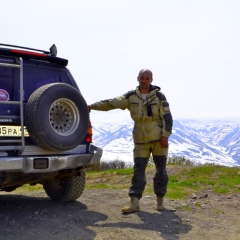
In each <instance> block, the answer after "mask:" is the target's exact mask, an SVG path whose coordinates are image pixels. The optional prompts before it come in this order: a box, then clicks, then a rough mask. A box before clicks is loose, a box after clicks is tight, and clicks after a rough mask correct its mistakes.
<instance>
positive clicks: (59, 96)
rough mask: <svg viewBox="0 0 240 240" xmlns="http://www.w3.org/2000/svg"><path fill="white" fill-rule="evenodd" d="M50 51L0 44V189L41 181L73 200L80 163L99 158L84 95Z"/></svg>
mask: <svg viewBox="0 0 240 240" xmlns="http://www.w3.org/2000/svg"><path fill="white" fill-rule="evenodd" d="M67 64H68V60H66V59H63V58H59V57H57V48H56V46H55V45H52V47H51V48H50V51H43V50H39V49H33V48H26V47H20V46H13V45H7V44H0V190H2V191H13V190H15V189H16V188H17V187H20V186H21V185H23V184H37V183H40V184H42V185H43V188H44V190H45V191H46V193H47V195H48V196H49V197H50V198H51V199H52V200H55V201H61V202H66V201H73V200H75V199H77V198H79V197H80V195H81V194H82V192H83V190H84V187H85V172H84V170H85V169H86V168H89V167H91V166H93V165H96V164H99V162H100V158H101V156H102V149H101V148H98V147H96V146H94V145H93V144H92V126H91V122H90V119H89V112H88V108H87V104H86V102H85V99H84V97H83V96H82V94H81V92H80V90H79V88H78V86H77V84H76V82H75V80H74V78H73V76H72V75H71V73H70V71H69V70H68V69H67V68H66V66H67Z"/></svg>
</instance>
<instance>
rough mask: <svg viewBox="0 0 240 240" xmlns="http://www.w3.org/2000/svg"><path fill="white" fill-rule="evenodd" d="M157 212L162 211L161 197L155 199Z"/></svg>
mask: <svg viewBox="0 0 240 240" xmlns="http://www.w3.org/2000/svg"><path fill="white" fill-rule="evenodd" d="M157 210H158V211H162V210H164V206H163V197H157Z"/></svg>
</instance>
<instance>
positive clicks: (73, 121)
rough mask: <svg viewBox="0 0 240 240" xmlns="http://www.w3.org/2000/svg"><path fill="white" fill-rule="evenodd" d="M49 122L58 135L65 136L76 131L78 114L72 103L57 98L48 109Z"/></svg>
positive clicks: (78, 119) (78, 120)
mask: <svg viewBox="0 0 240 240" xmlns="http://www.w3.org/2000/svg"><path fill="white" fill-rule="evenodd" d="M49 122H50V125H51V126H52V129H53V130H54V131H55V132H56V133H58V134H59V135H62V136H66V135H69V134H71V133H74V132H75V131H76V128H77V127H78V125H79V122H80V114H79V111H78V108H77V106H76V105H75V103H74V102H72V101H71V100H69V99H66V98H59V99H58V100H56V101H55V102H53V104H52V105H51V107H50V110H49Z"/></svg>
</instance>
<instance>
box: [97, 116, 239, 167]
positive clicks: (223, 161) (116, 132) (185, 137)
mask: <svg viewBox="0 0 240 240" xmlns="http://www.w3.org/2000/svg"><path fill="white" fill-rule="evenodd" d="M132 129H133V121H132V120H129V119H128V120H123V121H118V120H115V121H107V122H106V120H105V122H104V123H103V122H98V123H94V127H93V133H94V135H93V142H94V143H95V144H96V145H97V146H100V147H102V148H103V156H102V161H113V160H121V161H125V162H129V163H131V162H132V161H133V146H134V144H133V141H132ZM169 156H182V157H185V158H187V159H189V160H191V161H193V162H194V163H196V164H198V163H200V164H201V163H213V164H219V165H225V166H240V123H239V122H235V121H220V120H209V121H201V120H198V121H196V120H175V121H174V123H173V131H172V135H171V136H170V138H169Z"/></svg>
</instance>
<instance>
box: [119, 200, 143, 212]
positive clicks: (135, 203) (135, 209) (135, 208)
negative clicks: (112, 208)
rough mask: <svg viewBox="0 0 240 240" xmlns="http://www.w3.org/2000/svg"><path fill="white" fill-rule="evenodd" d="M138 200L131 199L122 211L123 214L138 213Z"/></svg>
mask: <svg viewBox="0 0 240 240" xmlns="http://www.w3.org/2000/svg"><path fill="white" fill-rule="evenodd" d="M139 211H140V207H139V199H138V198H137V197H131V199H130V204H129V206H126V207H124V208H123V209H122V212H123V213H132V212H139Z"/></svg>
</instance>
